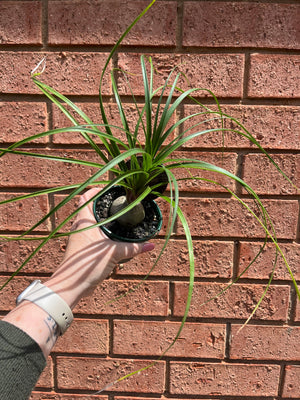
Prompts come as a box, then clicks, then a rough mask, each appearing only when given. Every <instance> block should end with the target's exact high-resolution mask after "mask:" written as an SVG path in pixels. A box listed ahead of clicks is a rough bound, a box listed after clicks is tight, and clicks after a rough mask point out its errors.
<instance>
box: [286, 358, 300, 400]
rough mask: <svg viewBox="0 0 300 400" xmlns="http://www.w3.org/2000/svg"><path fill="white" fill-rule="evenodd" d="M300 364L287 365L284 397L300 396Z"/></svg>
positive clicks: (295, 397) (294, 397)
mask: <svg viewBox="0 0 300 400" xmlns="http://www.w3.org/2000/svg"><path fill="white" fill-rule="evenodd" d="M299 381H300V365H287V366H286V367H285V380H284V387H283V393H282V396H283V397H287V398H289V399H298V398H299Z"/></svg>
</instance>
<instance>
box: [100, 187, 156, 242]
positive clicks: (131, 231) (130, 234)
mask: <svg viewBox="0 0 300 400" xmlns="http://www.w3.org/2000/svg"><path fill="white" fill-rule="evenodd" d="M124 194H125V189H124V188H122V187H119V186H118V187H113V188H112V189H110V191H108V192H107V193H104V194H103V195H102V196H101V197H100V198H98V199H97V202H96V206H95V213H96V219H97V221H98V222H101V221H103V220H105V219H106V218H108V217H109V210H110V207H111V204H112V202H113V201H114V200H115V199H116V198H118V197H120V196H123V195H124ZM142 204H143V206H144V209H145V218H144V219H143V221H142V222H141V223H139V224H138V225H136V226H133V227H124V226H122V225H121V224H120V223H119V222H118V221H112V222H109V223H108V224H105V225H104V226H105V228H106V229H108V230H109V231H111V232H112V233H113V234H115V235H118V236H119V237H123V238H125V239H130V240H135V239H139V240H142V239H147V238H150V237H151V236H153V235H154V234H155V232H156V230H157V229H158V227H159V223H160V222H159V216H158V213H157V210H156V207H155V204H153V202H152V201H149V200H145V199H144V200H143V201H142Z"/></svg>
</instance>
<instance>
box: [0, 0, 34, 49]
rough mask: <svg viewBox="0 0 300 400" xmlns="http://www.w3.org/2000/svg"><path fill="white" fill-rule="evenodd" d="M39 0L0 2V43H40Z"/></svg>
mask: <svg viewBox="0 0 300 400" xmlns="http://www.w3.org/2000/svg"><path fill="white" fill-rule="evenodd" d="M41 18H42V4H41V2H40V1H31V2H28V1H2V2H1V3H0V44H34V45H36V44H42V30H41V22H42V21H41Z"/></svg>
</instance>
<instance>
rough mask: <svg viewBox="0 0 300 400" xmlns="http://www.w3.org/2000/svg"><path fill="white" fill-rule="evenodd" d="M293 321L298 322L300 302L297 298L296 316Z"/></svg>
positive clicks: (299, 318) (299, 319)
mask: <svg viewBox="0 0 300 400" xmlns="http://www.w3.org/2000/svg"><path fill="white" fill-rule="evenodd" d="M295 321H298V322H299V321H300V301H299V299H298V297H297V306H296V315H295Z"/></svg>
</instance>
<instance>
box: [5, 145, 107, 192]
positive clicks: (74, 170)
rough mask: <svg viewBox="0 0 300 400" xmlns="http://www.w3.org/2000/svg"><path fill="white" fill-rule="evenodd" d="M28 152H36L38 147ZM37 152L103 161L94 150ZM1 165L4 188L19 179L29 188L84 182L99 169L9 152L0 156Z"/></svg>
mask: <svg viewBox="0 0 300 400" xmlns="http://www.w3.org/2000/svg"><path fill="white" fill-rule="evenodd" d="M28 151H29V152H32V153H36V152H37V151H36V150H31V151H30V150H28ZM37 153H38V154H42V155H46V156H48V155H49V156H50V157H64V158H65V159H71V160H72V159H73V160H80V161H81V160H82V161H87V162H95V163H97V164H98V163H99V165H101V164H102V160H101V159H100V157H99V156H98V155H97V154H96V153H95V152H89V151H70V150H64V151H45V150H42V151H40V152H37ZM28 157H29V159H28ZM0 167H1V170H2V173H3V179H1V186H2V187H14V186H15V185H16V182H20V183H21V186H24V187H30V188H38V187H56V186H64V185H72V184H75V183H83V182H84V181H85V180H87V179H88V178H89V177H90V176H92V175H93V174H95V173H96V172H97V171H98V170H99V168H97V167H93V166H92V167H90V166H86V165H80V164H76V163H68V162H60V161H55V160H53V159H52V160H50V159H46V158H38V157H31V156H24V155H15V154H8V153H7V154H6V155H5V156H4V157H2V158H1V159H0Z"/></svg>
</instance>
